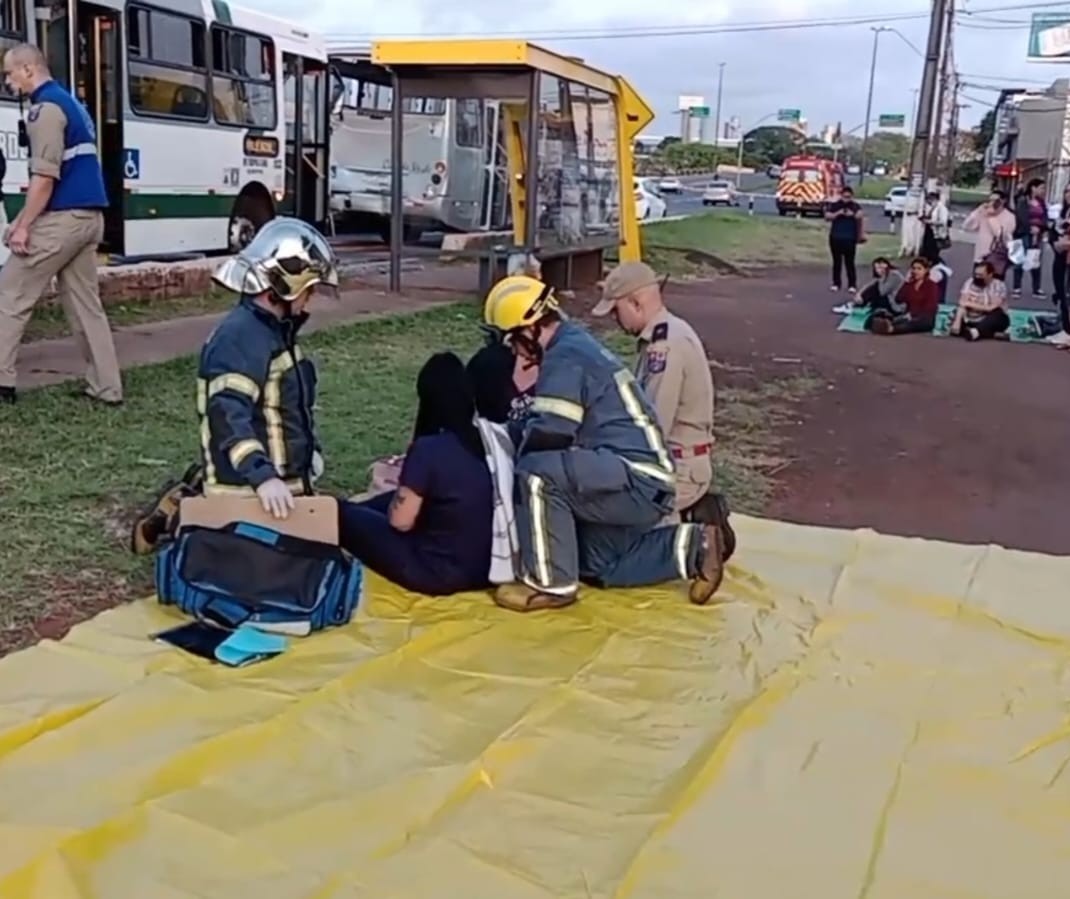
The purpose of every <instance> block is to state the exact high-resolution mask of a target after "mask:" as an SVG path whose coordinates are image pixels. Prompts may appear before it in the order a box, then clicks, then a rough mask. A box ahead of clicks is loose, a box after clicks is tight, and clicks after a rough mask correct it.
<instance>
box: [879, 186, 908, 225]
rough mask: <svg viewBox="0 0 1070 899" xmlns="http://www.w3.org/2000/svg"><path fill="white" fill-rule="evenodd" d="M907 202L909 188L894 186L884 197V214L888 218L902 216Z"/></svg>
mask: <svg viewBox="0 0 1070 899" xmlns="http://www.w3.org/2000/svg"><path fill="white" fill-rule="evenodd" d="M906 204H907V188H906V187H905V186H904V187H893V188H892V189H891V190H890V191H888V195H887V196H886V197H885V198H884V215H885V217H886V218H890V219H892V218H900V217H901V216H902V215H903V209H904V207H905V206H906Z"/></svg>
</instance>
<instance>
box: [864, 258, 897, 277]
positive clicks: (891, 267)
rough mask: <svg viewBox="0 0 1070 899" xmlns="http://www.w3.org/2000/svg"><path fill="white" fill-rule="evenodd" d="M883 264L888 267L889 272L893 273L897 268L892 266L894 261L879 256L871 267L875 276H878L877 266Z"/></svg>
mask: <svg viewBox="0 0 1070 899" xmlns="http://www.w3.org/2000/svg"><path fill="white" fill-rule="evenodd" d="M881 262H883V263H884V264H885V265H886V266H888V271H891V270H892V269H893V268H895V266H894V265H893V264H892V260H891V259H889V258H888V257H887V256H878V257H877V258H876V259H874V260H873V261H872V262H871V263H870V265H869V269H870V271H871V272H873V274H877V265H878V264H880V263H881Z"/></svg>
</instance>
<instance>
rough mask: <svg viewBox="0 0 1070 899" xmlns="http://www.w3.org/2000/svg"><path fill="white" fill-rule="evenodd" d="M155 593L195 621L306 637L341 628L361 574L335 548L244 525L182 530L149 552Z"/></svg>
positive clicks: (360, 583) (360, 584)
mask: <svg viewBox="0 0 1070 899" xmlns="http://www.w3.org/2000/svg"><path fill="white" fill-rule="evenodd" d="M155 574H156V595H157V597H158V598H159V601H160V602H161V603H162V604H163V605H174V606H177V607H178V608H179V609H181V610H182V611H183V612H185V613H186V614H188V615H191V616H193V617H194V618H197V619H198V620H203V621H210V622H212V623H214V624H218V625H222V626H223V627H228V628H236V627H239V626H241V625H242V624H246V623H248V624H252V625H263V626H264V627H265V629H281V630H283V631H284V632H287V633H295V634H302V633H309V632H311V631H319V630H323V629H324V628H328V627H337V626H339V625H343V624H347V623H348V622H349V620H350V619H351V618H352V617H353V612H354V610H355V609H356V607H357V604H358V603H359V602H360V598H361V591H362V589H363V583H364V571H363V568H362V566H361V564H360V562H359V561H357V560H356V559H354V558H352V557H350V556H348V555H347V554H345V553H343V552H342V550H340V549H339V548H338V547H337V546H332V545H330V544H327V543H320V542H318V541H314V540H305V539H302V538H300V537H294V536H291V535H288V534H280V533H278V532H277V531H274V530H272V529H270V528H266V527H262V526H260V525H254V524H249V523H244V522H238V523H234V524H230V525H228V526H226V527H223V528H218V529H217V528H209V527H183V528H181V529H180V530H179V531H178V534H177V535H176V537H175V539H174V540H172V541H171V542H170V543H168V544H167V545H165V546H164V547H162V548H161V549H160V551H159V552H158V553H157V554H156V572H155Z"/></svg>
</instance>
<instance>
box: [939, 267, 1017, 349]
mask: <svg viewBox="0 0 1070 899" xmlns="http://www.w3.org/2000/svg"><path fill="white" fill-rule="evenodd" d="M1010 326H1011V319H1010V316H1009V315H1008V314H1007V285H1006V284H1005V283H1004V282H1003V281H1002V280H1000V279H999V278H997V277H996V270H995V268H993V266H992V264H991V263H989V262H978V263H977V264H976V265H975V266H974V267H973V277H972V278H971V279H970V280H969V281H967V282H966V283H965V284H964V285H962V293H960V294H959V307H958V309H957V310H956V311H955V317H954V319H953V320H952V322H951V334H953V335H955V336H956V337H964V338H965V339H966V340H970V341H974V340H985V339H988V338H992V337H998V336H1001V335H1004V334H1006V333H1007V329H1008V328H1010Z"/></svg>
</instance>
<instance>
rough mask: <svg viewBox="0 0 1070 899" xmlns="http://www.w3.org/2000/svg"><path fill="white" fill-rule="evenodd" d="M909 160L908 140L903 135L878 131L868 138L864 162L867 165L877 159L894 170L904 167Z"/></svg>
mask: <svg viewBox="0 0 1070 899" xmlns="http://www.w3.org/2000/svg"><path fill="white" fill-rule="evenodd" d="M909 158H910V138H909V137H907V136H906V135H905V134H898V133H896V132H894V131H878V132H877V133H876V134H871V135H870V136H869V142H868V143H867V144H866V160H867V162H868V163H869V164H872V163H874V162H876V161H877V160H878V159H879V160H881V161H882V162H886V163H887V164H888V166H889V167H890V168H893V169H895V168H899V167H900V166H904V165H906V164H907V161H908V160H909Z"/></svg>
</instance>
